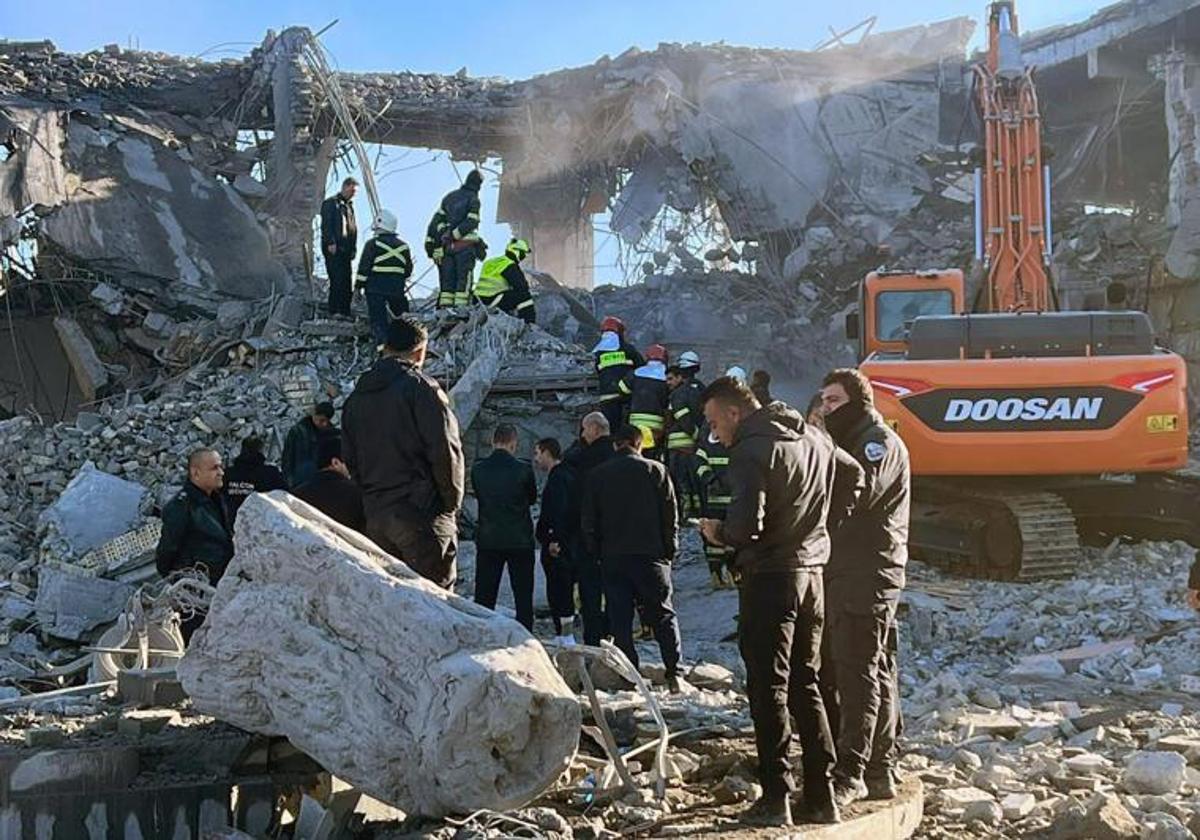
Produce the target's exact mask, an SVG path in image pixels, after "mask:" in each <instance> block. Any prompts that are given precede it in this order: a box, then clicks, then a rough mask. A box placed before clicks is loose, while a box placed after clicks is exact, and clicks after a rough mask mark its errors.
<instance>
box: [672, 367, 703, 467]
mask: <svg viewBox="0 0 1200 840" xmlns="http://www.w3.org/2000/svg"><path fill="white" fill-rule="evenodd" d="M703 391H704V386H703V385H702V384H701V383H699V382H697V381H696V379H695V377H688V378H687V379H685V380H684V381H683V383H682V384H681V385H680V386H679V387H678V388H676V389H675V390H674V391H672V392H671V399H670V403H669V407H670V412H671V416H670V418H669V421H668V422H669V426H668V431H667V449H677V450H683V451H689V452H690V451H691V450H693V449H695V448H696V439H697V437H699V435H700V422H701V421H702V420H703V419H704V406H703V405H702V404H701V403H700V394H701V393H702V392H703Z"/></svg>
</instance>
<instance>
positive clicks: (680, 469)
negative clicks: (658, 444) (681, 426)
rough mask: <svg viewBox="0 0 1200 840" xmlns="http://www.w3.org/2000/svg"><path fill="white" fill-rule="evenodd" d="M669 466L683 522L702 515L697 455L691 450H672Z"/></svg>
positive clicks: (668, 460) (668, 457)
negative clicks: (697, 476) (697, 475)
mask: <svg viewBox="0 0 1200 840" xmlns="http://www.w3.org/2000/svg"><path fill="white" fill-rule="evenodd" d="M667 466H668V468H669V469H670V471H671V481H673V482H674V483H675V503H676V504H677V505H678V506H679V519H680V520H681V521H682V520H684V519H687V518H689V517H692V516H699V515H700V487H699V481H698V480H697V479H696V453H695V452H693V451H691V450H690V449H671V450H668V452H667Z"/></svg>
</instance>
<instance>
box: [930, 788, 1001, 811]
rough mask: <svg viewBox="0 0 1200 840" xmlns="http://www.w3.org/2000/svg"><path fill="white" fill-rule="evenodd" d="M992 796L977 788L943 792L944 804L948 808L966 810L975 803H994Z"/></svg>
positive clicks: (953, 789)
mask: <svg viewBox="0 0 1200 840" xmlns="http://www.w3.org/2000/svg"><path fill="white" fill-rule="evenodd" d="M992 801H993V800H992V795H991V794H990V793H988V792H987V791H985V790H980V789H979V788H977V787H957V788H947V789H946V790H943V791H942V804H943V805H944V806H945V807H947V808H966V807H967V806H968V805H970V804H971V803H973V802H992Z"/></svg>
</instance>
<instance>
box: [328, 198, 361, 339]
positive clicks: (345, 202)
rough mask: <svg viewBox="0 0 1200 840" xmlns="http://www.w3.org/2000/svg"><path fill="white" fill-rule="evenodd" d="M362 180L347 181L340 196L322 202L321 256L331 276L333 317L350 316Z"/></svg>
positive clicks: (330, 302) (330, 287)
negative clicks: (356, 198)
mask: <svg viewBox="0 0 1200 840" xmlns="http://www.w3.org/2000/svg"><path fill="white" fill-rule="evenodd" d="M357 190H358V181H355V180H354V179H353V178H347V179H346V180H344V181H342V188H341V189H340V190H338V193H337V195H331V196H329V198H327V199H325V200H324V201H323V202H321V255H322V256H323V257H324V258H325V273H326V274H328V275H329V314H330V315H331V316H334V317H345V318H349V317H350V300H351V288H350V272H351V266H352V265H353V264H354V252H355V250H356V249H357V248H358V222H357V221H355V219H354V193H355V192H356V191H357Z"/></svg>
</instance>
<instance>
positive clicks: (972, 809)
mask: <svg viewBox="0 0 1200 840" xmlns="http://www.w3.org/2000/svg"><path fill="white" fill-rule="evenodd" d="M1003 821H1004V812H1003V811H1002V810H1001V808H1000V806H999V805H997V804H996V803H995V802H992V801H991V800H990V799H989V800H986V801H985V800H980V801H978V802H972V803H971V804H970V805H968V806H967V807H966V808H964V809H963V822H965V823H967V824H968V825H970V824H971V823H983V824H984V825H999V824H1000V823H1002V822H1003Z"/></svg>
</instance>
